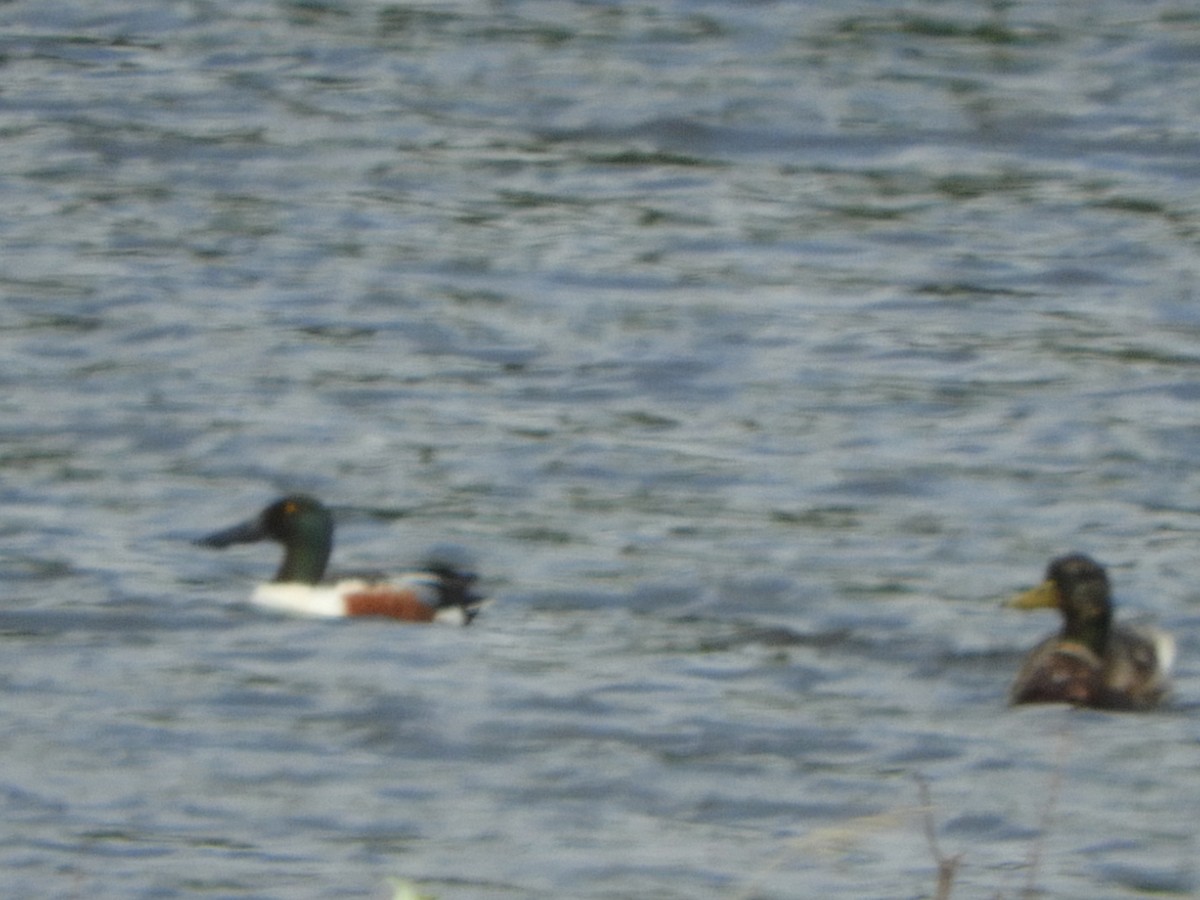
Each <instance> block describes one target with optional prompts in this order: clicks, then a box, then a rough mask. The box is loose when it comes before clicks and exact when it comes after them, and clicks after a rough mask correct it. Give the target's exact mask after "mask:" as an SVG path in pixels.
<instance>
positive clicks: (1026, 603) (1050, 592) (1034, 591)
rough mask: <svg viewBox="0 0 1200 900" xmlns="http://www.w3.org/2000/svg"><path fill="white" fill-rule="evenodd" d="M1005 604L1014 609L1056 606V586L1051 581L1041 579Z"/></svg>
mask: <svg viewBox="0 0 1200 900" xmlns="http://www.w3.org/2000/svg"><path fill="white" fill-rule="evenodd" d="M1005 605H1006V606H1011V607H1013V608H1014V609H1045V608H1047V607H1050V608H1053V607H1056V606H1058V587H1057V586H1056V585H1055V584H1054V582H1053V581H1043V582H1042V583H1041V584H1039V585H1038V586H1037V587H1035V588H1031V589H1030V590H1028V591H1026V592H1025V593H1023V594H1017V596H1015V597H1013V598H1012V599H1011V600H1009V601H1008V603H1006V604H1005Z"/></svg>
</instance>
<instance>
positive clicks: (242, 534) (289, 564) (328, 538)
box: [196, 494, 333, 584]
mask: <svg viewBox="0 0 1200 900" xmlns="http://www.w3.org/2000/svg"><path fill="white" fill-rule="evenodd" d="M256 541H275V542H276V543H280V544H283V546H284V551H285V552H284V556H283V563H282V564H281V565H280V567H279V571H278V572H277V573H275V578H274V580H275V581H280V582H290V583H295V582H298V583H300V584H316V583H317V582H318V581H320V580H321V578H322V576H324V574H325V566H326V565H327V564H328V562H329V554H330V553H331V552H332V551H333V515H332V514H331V513H330V512H329V510H328V508H326V506H325V505H324V504H323V503H321V502H320V501H319V500H317V499H315V498H313V497H309V496H307V495H306V494H291V495H289V496H287V497H283V498H282V499H280V500H276V501H275V502H274V503H272V504H271V505H270V506H268V507H267V508H266V509H264V510H263V511H262V512H260V513H259V514H258V515H257V516H255V517H254V518H253V519H250V520H248V521H245V522H241V523H239V524H237V525H234V526H233V527H232V528H225V529H222V530H221V531H216V532H213V533H212V534H210V535H208V536H206V537H203V538H201V539H200V540H198V541H197V542H196V543H197V544H200V545H201V546H202V547H216V548H224V547H228V546H230V545H231V544H248V543H254V542H256Z"/></svg>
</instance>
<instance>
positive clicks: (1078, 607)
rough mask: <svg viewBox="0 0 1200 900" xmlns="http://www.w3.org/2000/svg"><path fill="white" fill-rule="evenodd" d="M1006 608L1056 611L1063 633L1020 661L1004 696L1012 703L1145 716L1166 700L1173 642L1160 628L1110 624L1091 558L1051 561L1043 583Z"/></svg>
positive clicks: (1106, 591)
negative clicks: (1140, 712) (1066, 705)
mask: <svg viewBox="0 0 1200 900" xmlns="http://www.w3.org/2000/svg"><path fill="white" fill-rule="evenodd" d="M1008 605H1009V606H1010V607H1015V608H1017V609H1044V608H1054V609H1057V610H1058V611H1059V613H1061V615H1062V618H1063V627H1062V630H1061V631H1060V632H1059V633H1058V634H1055V635H1051V636H1050V637H1048V638H1046V639H1045V640H1043V641H1042V642H1041V643H1040V644H1038V645H1037V646H1036V647H1034V648H1033V650H1032V651H1031V652H1030V653H1029V655H1028V656H1027V657H1026V658H1025V661H1024V663H1023V664H1022V666H1021V668H1020V670H1019V671H1018V673H1017V677H1016V679H1015V680H1014V682H1013V685H1012V688H1011V690H1010V691H1009V700H1010V702H1011V703H1012V704H1014V705H1016V704H1022V703H1070V704H1073V705H1075V706H1083V707H1091V708H1093V709H1108V710H1146V709H1151V708H1153V707H1155V706H1157V705H1158V704H1159V703H1160V702H1161V701H1162V700H1163V698H1164V697H1165V696H1166V695H1167V693H1168V690H1169V683H1168V680H1169V676H1170V671H1171V666H1172V664H1173V663H1174V661H1175V641H1174V639H1173V638H1172V637H1171V635H1170V634H1168V633H1167V632H1165V631H1162V630H1160V629H1158V628H1152V627H1149V626H1134V625H1117V624H1114V623H1113V621H1112V595H1111V591H1110V588H1109V583H1108V573H1107V572H1106V571H1105V570H1104V567H1103V566H1101V565H1100V564H1099V563H1098V562H1096V561H1095V560H1094V559H1092V558H1091V557H1089V556H1087V555H1085V554H1083V553H1071V554H1068V555H1066V556H1060V557H1058V558H1057V559H1053V560H1051V561H1050V563H1049V565H1048V566H1047V567H1046V574H1045V578H1044V580H1043V581H1042V583H1041V584H1040V585H1038V586H1037V587H1035V588H1033V589H1031V590H1028V591H1025V592H1024V593H1022V594H1019V595H1017V596H1016V597H1014V598H1012V599H1011V600H1010V601H1009V602H1008Z"/></svg>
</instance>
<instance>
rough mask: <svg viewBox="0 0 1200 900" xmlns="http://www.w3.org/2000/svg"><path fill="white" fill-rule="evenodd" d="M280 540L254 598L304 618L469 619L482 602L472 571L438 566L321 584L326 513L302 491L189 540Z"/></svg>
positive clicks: (328, 547)
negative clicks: (279, 551) (275, 565)
mask: <svg viewBox="0 0 1200 900" xmlns="http://www.w3.org/2000/svg"><path fill="white" fill-rule="evenodd" d="M267 540H270V541H275V542H277V543H280V544H283V549H284V553H283V562H282V564H281V565H280V566H279V571H278V572H276V573H275V578H274V579H272V580H271V581H270V582H268V583H266V584H260V585H259V586H258V587H257V588H256V589H255V591H254V594H253V596H252V597H251V599H252V601H253V602H254V603H257V604H259V605H261V606H267V607H270V608H272V609H277V610H281V611H283V612H290V613H298V614H300V615H307V616H329V617H336V616H386V617H388V618H392V619H403V620H404V621H407V622H433V621H435V620H443V621H455V622H459V623H461V624H463V625H466V624H467V623H469V622H470V621H471V620H472V619H473V618H474V617H475V614H476V613H477V612H478V611H479V608H480V607H481V606H482V605H483V603H484V598H483V597H480V596H479V595H477V594H475V593H474V592H473V591H472V590H471V588H472V586H473V584H474V582H475V576H474V575H473V574H471V573H467V572H460V571H457V570H456V569H454V568H452V567H451V566H449V565H446V564H441V563H438V564H434V565H431V566H429V567H427V568H424V569H422V570H420V571H416V572H405V573H402V574H400V575H398V576H396V577H395V578H394V579H391V580H389V581H386V582H384V581H374V580H369V579H365V578H353V579H346V580H341V581H337V582H334V583H332V584H322V583H321V579H322V578H323V577H324V575H325V566H326V564H327V563H328V562H329V554H330V552H331V551H332V550H333V515H332V514H331V513H330V511H329V509H328V508H327V507H326V506H325V505H324V504H322V503H321V502H320V501H318V500H316V499H314V498H312V497H309V496H306V495H304V494H292V495H290V496H287V497H284V498H282V499H280V500H276V501H275V502H274V503H272V504H271V505H270V506H268V507H267V508H266V509H264V510H263V511H262V512H260V513H259V514H258V515H257V516H255V517H254V518H253V519H250V520H249V521H246V522H242V523H240V524H238V525H234V526H233V527H232V528H224V529H222V530H220V531H216V532H213V533H212V534H210V535H208V536H206V537H203V538H200V539H199V540H198V541H196V543H197V544H199V545H200V546H202V547H216V548H224V547H228V546H230V545H232V544H245V543H252V542H255V541H267Z"/></svg>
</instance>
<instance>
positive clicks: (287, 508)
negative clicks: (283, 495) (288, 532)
mask: <svg viewBox="0 0 1200 900" xmlns="http://www.w3.org/2000/svg"><path fill="white" fill-rule="evenodd" d="M299 509H300V507H299V505H297V503H296V501H295V500H289V501H288V502H287V503H285V504H283V514H284V515H285V516H294V515H295V514H296V513H297V512H298V511H299Z"/></svg>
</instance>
